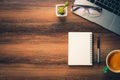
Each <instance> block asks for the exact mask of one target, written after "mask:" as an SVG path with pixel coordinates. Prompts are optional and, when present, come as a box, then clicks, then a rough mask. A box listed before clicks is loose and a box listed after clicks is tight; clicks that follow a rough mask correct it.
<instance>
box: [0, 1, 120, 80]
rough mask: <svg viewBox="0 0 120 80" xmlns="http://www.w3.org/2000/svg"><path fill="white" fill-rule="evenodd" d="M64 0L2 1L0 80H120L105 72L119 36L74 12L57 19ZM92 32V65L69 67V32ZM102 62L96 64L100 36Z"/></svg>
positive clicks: (118, 77)
mask: <svg viewBox="0 0 120 80" xmlns="http://www.w3.org/2000/svg"><path fill="white" fill-rule="evenodd" d="M64 2H65V0H1V1H0V80H120V74H115V73H112V72H109V73H107V74H104V73H103V67H104V66H105V65H106V63H105V59H106V56H107V54H108V53H109V52H110V51H112V50H116V49H120V36H118V35H116V34H114V33H112V32H110V31H108V30H106V29H104V28H102V27H101V26H99V25H97V24H95V23H92V22H90V21H88V20H85V19H83V18H81V17H79V16H76V15H74V14H72V13H71V11H70V9H71V5H72V3H73V2H74V0H70V5H69V8H68V16H67V17H65V18H58V17H57V16H56V15H55V5H56V4H60V3H64ZM88 31H90V32H93V34H94V39H93V40H94V43H93V48H94V51H93V54H94V65H93V66H75V67H69V66H68V65H67V63H68V32H88ZM98 36H100V37H101V53H100V54H101V55H100V58H101V64H100V65H97V64H96V54H97V45H96V43H97V37H98Z"/></svg>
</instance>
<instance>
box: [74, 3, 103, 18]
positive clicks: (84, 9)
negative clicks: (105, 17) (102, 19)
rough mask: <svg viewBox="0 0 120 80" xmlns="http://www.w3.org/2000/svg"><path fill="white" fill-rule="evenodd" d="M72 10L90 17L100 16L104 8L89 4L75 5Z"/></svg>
mask: <svg viewBox="0 0 120 80" xmlns="http://www.w3.org/2000/svg"><path fill="white" fill-rule="evenodd" d="M72 11H73V12H77V13H78V14H79V15H80V16H83V15H85V14H87V15H88V16H90V17H99V16H100V15H101V14H102V8H100V7H94V6H88V5H73V6H72Z"/></svg>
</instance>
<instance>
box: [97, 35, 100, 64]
mask: <svg viewBox="0 0 120 80" xmlns="http://www.w3.org/2000/svg"><path fill="white" fill-rule="evenodd" d="M97 51H98V52H97V63H98V64H100V37H98V39H97Z"/></svg>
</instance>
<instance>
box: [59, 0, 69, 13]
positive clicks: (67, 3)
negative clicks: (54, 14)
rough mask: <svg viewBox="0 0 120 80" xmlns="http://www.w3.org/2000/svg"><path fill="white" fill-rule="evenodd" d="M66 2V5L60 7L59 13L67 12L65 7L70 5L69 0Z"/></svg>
mask: <svg viewBox="0 0 120 80" xmlns="http://www.w3.org/2000/svg"><path fill="white" fill-rule="evenodd" d="M64 4H65V6H59V7H58V14H61V15H64V14H65V8H66V7H67V6H68V5H69V2H68V0H67V1H66V2H65V3H64Z"/></svg>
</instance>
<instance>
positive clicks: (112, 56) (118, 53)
mask: <svg viewBox="0 0 120 80" xmlns="http://www.w3.org/2000/svg"><path fill="white" fill-rule="evenodd" d="M106 65H107V67H108V69H109V70H110V71H112V72H114V73H120V50H113V51H111V52H110V53H109V54H108V55H107V57H106Z"/></svg>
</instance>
